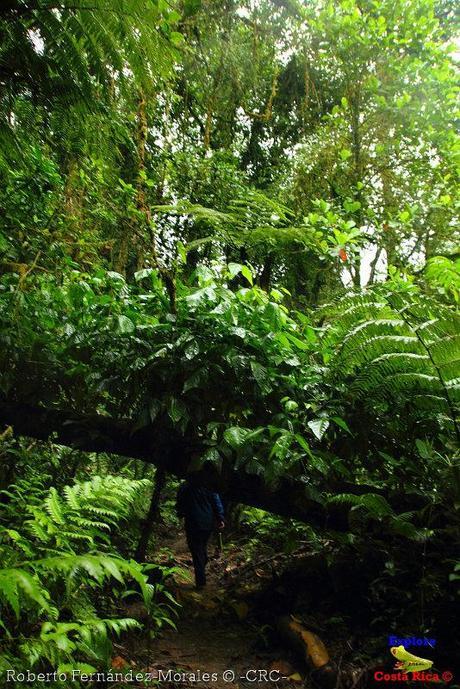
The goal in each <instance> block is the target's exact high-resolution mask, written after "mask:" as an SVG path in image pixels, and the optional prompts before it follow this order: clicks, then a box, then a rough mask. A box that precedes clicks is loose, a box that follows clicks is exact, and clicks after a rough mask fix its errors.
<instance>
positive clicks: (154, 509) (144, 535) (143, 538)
mask: <svg viewBox="0 0 460 689" xmlns="http://www.w3.org/2000/svg"><path fill="white" fill-rule="evenodd" d="M165 485H166V471H165V469H163V467H159V468H158V469H157V471H156V474H155V486H154V488H153V492H152V499H151V500H150V507H149V511H148V513H147V517H146V518H145V519H144V522H143V526H142V530H141V535H140V538H139V542H138V544H137V548H136V553H135V555H134V559H135V560H137V561H138V562H144V560H145V556H146V554H147V547H148V544H149V540H150V536H151V535H152V531H153V525H154V524H155V522H156V520H157V518H158V516H159V512H160V502H161V494H162V492H163V489H164V487H165Z"/></svg>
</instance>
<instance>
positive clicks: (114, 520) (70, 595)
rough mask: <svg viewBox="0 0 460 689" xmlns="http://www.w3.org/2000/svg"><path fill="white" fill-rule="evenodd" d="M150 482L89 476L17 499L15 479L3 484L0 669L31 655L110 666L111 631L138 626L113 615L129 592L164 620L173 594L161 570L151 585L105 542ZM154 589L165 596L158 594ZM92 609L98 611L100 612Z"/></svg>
mask: <svg viewBox="0 0 460 689" xmlns="http://www.w3.org/2000/svg"><path fill="white" fill-rule="evenodd" d="M149 485H150V481H147V480H140V481H136V480H129V479H127V478H122V477H117V476H105V477H103V478H102V477H99V476H96V477H93V478H92V479H91V480H89V481H85V482H81V483H76V484H74V485H73V486H65V488H64V489H63V495H60V494H59V493H58V491H57V490H56V489H55V488H51V489H50V490H49V491H48V492H47V493H45V494H43V493H42V499H41V501H40V500H38V499H37V495H36V494H34V500H33V501H32V504H27V503H25V502H24V492H23V490H22V488H23V486H21V487H19V488H20V489H19V490H15V486H10V488H9V490H8V491H4V492H5V493H6V497H7V498H8V502H6V503H5V505H4V506H3V507H2V512H1V522H0V557H1V561H2V563H3V568H2V569H0V602H1V603H2V608H1V610H2V612H1V617H0V627H2V629H3V631H4V632H5V640H4V642H2V643H0V648H1V651H2V653H1V655H2V660H0V671H4V670H5V669H8V668H14V667H18V668H20V667H24V666H25V665H29V666H33V665H35V664H37V663H40V666H41V667H51V668H54V669H56V668H58V667H64V666H65V665H66V664H67V665H68V666H70V665H71V666H72V667H76V666H77V665H78V664H79V663H80V661H81V659H84V660H85V661H87V662H89V663H91V666H88V667H91V669H93V670H94V669H97V668H101V667H102V668H106V667H109V664H110V659H111V657H112V644H111V641H110V636H111V635H113V634H120V633H121V632H123V631H126V630H128V629H132V628H135V627H139V626H140V624H139V623H138V622H137V621H136V620H133V619H131V618H127V617H119V615H118V612H119V608H120V606H121V602H122V599H123V597H124V596H125V595H127V594H128V593H129V594H130V595H132V594H133V593H135V594H137V595H140V596H141V599H142V600H143V602H144V605H145V607H146V609H147V611H148V612H149V613H150V616H151V619H152V620H153V623H154V626H155V627H157V628H159V627H161V626H162V625H163V624H165V623H166V624H173V623H172V620H171V617H170V615H171V611H172V610H173V609H174V607H175V601H174V599H173V598H172V596H171V594H169V592H168V591H167V590H164V583H163V576H167V574H168V572H167V571H164V570H162V568H158V569H159V572H160V580H159V582H158V583H157V584H155V586H153V585H151V584H150V583H149V581H148V576H147V568H146V567H145V566H144V565H141V564H139V563H137V562H135V561H134V560H126V559H123V558H122V557H120V556H119V555H117V554H116V552H115V551H114V549H113V546H112V545H111V542H110V532H111V530H112V529H113V528H114V527H115V526H117V525H119V524H120V522H121V521H122V520H125V519H127V518H129V517H130V516H131V515H132V513H133V509H134V507H135V505H136V502H137V500H138V499H139V497H142V495H143V494H144V491H145V488H146V487H147V486H149ZM2 522H3V524H6V526H4V525H3V524H2ZM12 526H14V528H11V527H12ZM100 549H103V550H105V552H100ZM149 567H150V568H151V567H152V565H150V566H149ZM109 589H110V594H108V593H107V592H108V590H109ZM133 589H134V590H133ZM96 592H97V605H96V595H95V594H96ZM157 594H162V597H163V598H164V600H165V601H166V602H163V603H162V602H159V601H157ZM163 594H164V595H163ZM115 602H117V603H118V604H117V605H116V607H115ZM97 608H98V609H99V610H101V609H102V610H103V611H104V615H103V616H102V617H100V616H99V615H98V610H97ZM110 612H113V613H114V614H115V616H114V617H110ZM93 665H94V666H95V667H93Z"/></svg>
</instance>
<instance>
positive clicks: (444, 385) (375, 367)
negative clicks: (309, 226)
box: [322, 287, 460, 435]
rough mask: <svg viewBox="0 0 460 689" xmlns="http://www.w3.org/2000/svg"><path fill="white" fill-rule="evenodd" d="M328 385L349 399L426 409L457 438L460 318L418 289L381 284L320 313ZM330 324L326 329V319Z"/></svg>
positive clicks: (459, 396) (370, 403)
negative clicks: (344, 391)
mask: <svg viewBox="0 0 460 689" xmlns="http://www.w3.org/2000/svg"><path fill="white" fill-rule="evenodd" d="M324 314H325V315H326V319H327V323H326V326H325V331H324V336H323V341H322V343H323V351H324V355H325V357H326V358H327V360H328V364H329V370H330V376H331V381H332V382H333V383H334V384H338V383H339V382H341V384H344V385H346V387H347V390H348V393H347V394H348V396H350V397H354V398H356V399H358V400H361V401H362V402H364V403H365V404H368V405H372V404H373V403H374V402H376V401H378V400H385V401H386V402H387V403H391V404H396V405H406V404H407V403H410V404H411V405H412V407H413V408H414V409H415V411H416V410H417V409H418V410H419V411H426V410H431V412H434V414H437V415H438V419H439V420H442V419H443V420H444V421H443V423H444V425H445V424H446V423H447V425H450V426H451V428H453V429H455V432H456V433H457V435H458V425H457V416H458V408H459V402H460V366H459V362H460V337H459V336H458V332H459V326H460V318H459V316H458V314H457V313H455V312H454V311H453V310H451V309H450V308H448V307H446V306H443V305H442V304H440V303H439V302H438V301H436V300H433V299H432V298H429V297H425V296H423V295H421V294H419V293H418V292H417V291H415V290H413V291H406V292H400V291H390V290H387V288H386V287H384V288H382V287H380V288H378V289H376V290H374V291H370V292H369V293H368V294H365V295H364V296H362V295H359V296H352V297H350V298H348V299H347V300H345V301H341V302H340V305H339V306H338V307H335V306H332V307H331V306H328V307H326V308H325V310H324ZM331 316H333V322H332V321H331V322H330V324H329V317H331Z"/></svg>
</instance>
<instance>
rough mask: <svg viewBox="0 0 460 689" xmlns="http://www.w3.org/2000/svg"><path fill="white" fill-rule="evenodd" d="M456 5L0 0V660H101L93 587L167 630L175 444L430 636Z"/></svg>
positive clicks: (111, 626)
mask: <svg viewBox="0 0 460 689" xmlns="http://www.w3.org/2000/svg"><path fill="white" fill-rule="evenodd" d="M456 10H458V8H457V7H456V3H454V2H451V1H450V0H391V1H390V0H340V1H331V0H313V1H311V2H302V1H301V0H177V1H176V0H171V1H170V2H165V1H164V0H91V2H87V0H71V2H70V1H69V2H68V1H67V0H62V1H61V2H59V3H56V2H54V1H53V0H8V1H7V2H3V3H2V6H1V7H0V180H1V185H0V210H1V215H0V323H1V329H0V422H1V426H0V491H1V493H0V495H1V496H2V502H1V506H2V513H1V516H0V553H1V555H2V567H3V569H0V598H1V599H2V603H3V604H4V610H5V613H4V614H3V612H2V617H1V619H0V626H1V627H2V630H3V631H4V632H5V636H4V639H5V647H4V651H3V653H4V656H5V658H6V660H5V664H4V667H3V666H2V664H1V663H2V662H3V661H0V669H1V670H4V669H5V668H7V667H8V668H10V667H20V666H21V662H22V663H23V662H25V661H26V660H27V662H28V663H29V664H30V665H31V666H34V665H35V666H37V667H42V668H47V667H58V666H59V667H62V668H66V667H68V666H70V665H69V664H72V663H73V664H75V663H76V662H77V663H81V664H83V665H82V667H84V665H85V663H86V664H87V665H88V666H91V667H103V666H104V667H105V666H107V667H108V666H109V664H110V660H111V657H112V655H113V652H112V646H111V645H110V641H109V638H110V637H113V635H114V633H118V634H120V633H125V632H127V631H129V630H130V629H131V630H132V629H134V628H137V626H139V623H138V622H136V621H135V620H132V619H131V618H120V617H119V618H116V619H115V617H113V616H112V617H110V615H112V614H113V609H111V606H112V607H113V600H114V599H117V596H122V595H124V594H122V591H121V589H122V586H123V582H131V583H133V582H134V584H133V585H135V586H136V587H137V589H138V593H139V594H140V595H141V596H142V599H143V601H144V604H145V605H146V607H147V608H148V609H149V610H150V612H151V615H152V619H153V620H154V624H153V628H154V629H157V630H158V629H159V628H161V627H162V626H163V625H164V624H168V623H170V622H171V619H170V615H172V613H171V611H170V610H169V607H168V606H172V607H173V606H174V603H173V601H172V600H170V599H169V598H168V596H170V595H171V594H170V593H169V591H168V590H167V586H166V584H165V583H164V581H166V579H167V578H168V577H170V576H171V572H172V570H171V571H169V570H166V568H164V567H163V568H162V566H161V565H160V564H158V562H157V560H156V551H155V550H153V551H149V553H148V552H147V550H148V543H149V539H150V536H151V530H152V524H153V521H154V520H152V519H151V517H152V516H153V515H154V514H156V513H155V511H154V508H155V509H156V503H155V500H157V499H159V495H160V492H161V490H163V489H164V485H165V483H166V484H167V482H168V481H171V480H172V481H173V480H174V479H172V477H173V476H184V475H185V474H186V473H187V471H190V470H191V469H198V468H200V467H201V466H203V464H204V463H205V462H211V463H212V464H213V466H214V467H215V468H216V470H217V472H218V474H219V476H220V489H221V490H222V492H223V495H224V497H225V496H226V497H227V499H228V500H230V501H232V502H241V503H245V504H247V505H250V506H252V508H263V509H266V510H269V511H271V512H273V513H274V514H278V515H282V516H283V517H293V518H296V519H298V520H300V521H301V522H303V523H304V526H302V527H301V526H300V525H299V524H300V521H299V523H297V526H296V529H297V531H296V533H297V536H298V534H299V533H300V531H299V530H301V529H307V530H308V533H309V534H314V536H312V538H313V542H314V543H315V544H316V546H315V547H318V548H319V549H320V544H321V543H323V542H324V540H322V539H329V540H328V542H334V543H335V546H334V547H336V551H334V558H335V560H336V561H337V562H339V561H341V558H344V557H345V559H346V557H348V558H355V560H356V563H361V564H363V563H366V564H365V566H364V565H363V571H364V570H365V574H363V577H364V579H363V582H364V583H363V584H362V586H363V587H364V588H368V587H369V586H370V582H371V581H373V582H374V584H375V585H374V588H373V591H372V593H369V597H370V600H371V604H370V607H371V612H370V613H369V614H370V615H371V616H372V615H373V616H374V617H373V619H381V617H379V616H382V615H383V616H385V615H386V614H387V615H388V616H389V617H391V614H393V619H398V616H399V615H403V614H404V613H405V609H404V606H403V608H401V605H400V602H399V597H400V591H401V590H406V591H407V587H409V588H411V589H412V593H408V594H407V595H406V594H404V595H405V598H404V602H405V605H406V606H407V610H408V611H412V610H414V609H416V608H417V605H419V604H420V596H421V597H422V607H423V612H422V615H421V620H420V622H419V627H420V631H426V630H428V629H431V630H435V632H436V634H437V635H438V638H442V637H443V634H444V635H446V634H448V629H449V625H450V623H451V622H452V620H455V615H456V612H455V606H458V581H459V580H460V573H459V570H460V562H459V555H458V547H459V545H460V541H459V533H460V532H459V526H460V520H459V506H460V466H459V440H460V418H459V404H460V366H459V362H460V330H459V322H460V318H459V313H458V307H459V299H460V252H459V231H458V216H459V198H458V192H457V189H458V156H459V150H460V149H459V139H458V132H457V124H458V54H459V53H458V45H459V44H458V23H457V19H458V17H457V15H456ZM25 438H29V440H26V439H25ZM30 438H34V439H35V440H33V441H31V442H30V443H29V441H30ZM117 456H118V459H117ZM120 457H123V458H124V459H120ZM129 458H131V459H129ZM133 458H134V459H137V460H142V463H139V462H138V463H136V462H134V459H133ZM133 462H134V463H133ZM151 465H154V466H156V467H157V469H156V470H155V472H156V473H154V470H153V469H152V468H151ZM139 466H142V467H143V468H142V469H139ZM133 467H135V468H134V469H133ZM149 472H151V473H149ZM168 485H172V484H168ZM174 485H175V484H174ZM155 486H156V487H157V492H155ZM152 490H153V498H154V499H153V498H152V502H150V499H151V495H152ZM123 495H124V496H125V498H126V499H125V500H124V499H123ZM101 501H102V502H101ZM149 505H150V511H149ZM130 510H132V511H130ZM136 510H137V511H136ZM146 514H147V520H146V522H142V521H141V519H142V518H145V516H146ZM133 515H134V516H133ZM269 518H271V519H274V520H275V521H274V523H275V524H277V525H278V526H277V527H276V528H279V529H280V532H282V533H283V534H284V535H285V542H287V540H289V539H288V535H287V532H286V531H284V530H285V529H287V531H289V528H288V527H286V525H285V524H284V523H283V522H277V521H276V519H278V518H277V517H269ZM121 523H129V524H130V528H131V532H129V533H127V534H126V537H125V540H124V541H123V539H122V537H121V536H119V541H117V538H115V537H114V535H113V534H114V533H116V532H117V529H118V528H119V527H118V525H119V524H121ZM283 524H284V525H283ZM305 525H308V526H305ZM139 529H140V531H141V534H140V536H139ZM289 533H290V534H291V532H290V531H289ZM291 536H292V534H291V535H290V536H289V538H291ZM139 537H140V539H141V541H140V542H141V544H142V545H140V544H138V548H137V550H136V549H133V547H132V543H133V542H134V541H137V540H138V539H139ZM259 537H260V538H262V539H263V538H264V537H265V536H264V535H262V536H260V534H259ZM427 549H428V553H429V555H428V556H427ZM134 550H135V552H134ZM147 555H148V557H146V556H147ZM419 556H420V557H422V556H423V558H425V559H424V566H423V568H422V569H421V570H420V571H417V572H414V570H413V567H411V562H413V561H414V558H415V559H416V558H417V557H419ZM427 557H428V558H429V562H428V560H427V559H426V558H427ZM132 558H134V559H132ZM334 558H332V559H334ZM145 561H149V562H150V564H147V565H145V564H144V563H145ZM430 567H431V569H430ZM149 568H150V569H149ZM382 568H383V570H384V572H385V573H384V574H383V575H382V574H381V571H382ZM152 569H153V570H155V572H156V574H155V576H156V577H157V579H156V581H155V584H154V585H152V583H151V580H152V576H151V570H152ZM149 572H150V574H149ZM149 577H150V578H149ZM366 577H367V578H366ZM163 579H164V581H163ZM106 580H110V581H111V585H113V586H114V589H115V588H117V587H118V589H119V590H118V593H117V594H116V595H115V593H114V594H113V597H112V598H111V597H110V595H109V594H108V593H107V587H108V584H107V583H106ZM390 580H391V583H390ZM63 582H66V587H67V593H66V594H64V593H63ZM159 582H161V583H159ZM126 585H127V584H126ZM130 585H131V584H130ZM98 587H99V588H100V589H101V590H104V591H105V593H104V596H106V598H107V600H105V603H104V607H105V610H104V611H102V612H101V611H100V610H99V611H98V610H97V601H96V600H95V590H96V588H98ZM104 587H106V588H105V589H104ZM73 590H75V591H77V590H78V591H80V594H79V595H76V594H75V596H74V600H73V601H72V595H73V594H71V591H73ZM420 592H421V593H420ZM162 596H163V597H162ZM117 600H118V599H117ZM397 609H399V611H398V612H395V610H397ZM109 610H110V612H109ZM63 611H64V612H63ZM104 613H107V615H106V617H104ZM390 613H391V614H390ZM66 625H67V626H66ZM68 625H74V626H73V627H70V626H68ZM422 627H423V629H422ZM443 629H444V632H443ZM37 630H38V631H37ZM409 631H410V630H409ZM2 644H3V640H0V646H2ZM92 646H93V647H94V648H93V652H91V651H90V649H91V647H92ZM452 649H453V646H450V650H451V653H450V655H451V656H452V658H453V655H452ZM44 686H45V685H44Z"/></svg>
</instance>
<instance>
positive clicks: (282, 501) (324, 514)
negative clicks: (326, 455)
mask: <svg viewBox="0 0 460 689" xmlns="http://www.w3.org/2000/svg"><path fill="white" fill-rule="evenodd" d="M0 423H3V424H7V425H10V426H12V427H13V430H14V433H15V434H17V435H24V436H29V437H32V438H37V439H39V440H48V439H52V440H53V441H54V442H56V443H58V444H60V445H66V446H69V447H73V448H77V449H79V450H82V451H84V452H107V453H110V454H115V455H122V456H125V457H132V458H134V459H141V460H142V461H144V462H148V463H150V464H154V465H156V466H157V467H162V468H164V469H165V470H166V471H167V472H168V473H170V474H174V475H175V476H178V477H183V476H185V475H186V473H187V467H188V465H189V463H190V459H191V455H192V454H193V453H196V452H197V451H199V449H200V448H199V447H198V446H197V441H196V439H190V438H186V437H182V436H179V435H174V433H173V432H172V430H171V428H168V427H167V426H166V422H165V425H164V426H163V427H162V425H161V421H160V422H159V423H156V424H155V425H152V426H146V427H144V428H141V429H138V430H136V429H135V428H134V427H133V425H132V424H131V423H129V422H127V421H122V420H116V419H113V418H110V417H106V416H102V415H91V416H90V415H83V414H82V415H77V414H75V413H72V412H67V411H64V410H59V409H45V408H44V407H38V406H32V405H28V404H21V403H15V402H10V401H8V402H5V401H0ZM220 484H221V485H220V486H219V489H220V491H221V492H222V494H223V495H224V496H225V497H226V498H227V499H228V500H230V501H232V502H238V503H244V504H247V505H251V506H253V507H259V508H261V509H264V510H267V511H269V512H273V513H275V514H279V515H281V516H283V517H292V518H294V519H298V520H300V521H304V522H306V523H308V524H313V525H315V526H318V527H321V528H331V529H340V530H343V529H345V528H346V527H347V518H346V510H344V509H343V508H341V509H335V510H334V511H333V512H332V511H327V510H325V509H324V508H323V507H322V505H321V504H320V503H319V502H317V501H314V500H311V499H310V498H309V497H308V494H307V489H306V487H305V486H304V485H303V484H302V483H300V482H295V481H293V480H289V479H281V480H280V481H279V482H278V483H277V485H276V486H274V487H273V486H269V485H267V484H266V483H265V482H264V481H263V479H262V477H260V476H256V475H254V474H247V473H246V472H244V470H243V469H239V470H238V471H235V470H234V469H233V468H232V467H230V466H227V465H224V467H223V470H222V475H221V479H220Z"/></svg>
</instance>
